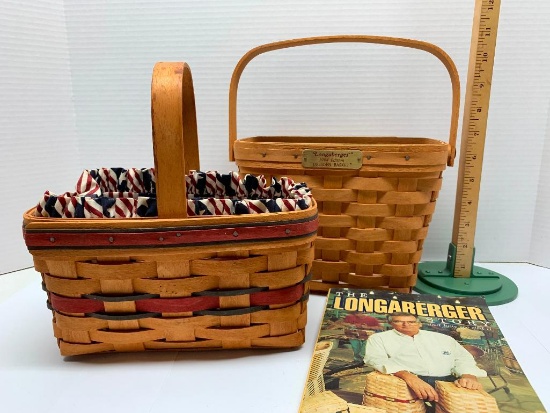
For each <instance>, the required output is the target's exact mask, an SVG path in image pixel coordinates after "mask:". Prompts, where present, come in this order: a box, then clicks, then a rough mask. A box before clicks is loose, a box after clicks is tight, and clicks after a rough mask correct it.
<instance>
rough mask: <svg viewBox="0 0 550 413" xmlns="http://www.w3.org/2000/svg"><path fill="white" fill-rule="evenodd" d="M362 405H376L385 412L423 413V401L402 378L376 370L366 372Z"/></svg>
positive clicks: (424, 408)
mask: <svg viewBox="0 0 550 413" xmlns="http://www.w3.org/2000/svg"><path fill="white" fill-rule="evenodd" d="M363 405H365V406H370V407H377V408H379V409H383V410H385V411H386V412H387V413H424V412H425V411H426V407H425V405H424V401H422V400H419V399H417V398H416V396H415V395H414V394H413V393H412V392H411V391H410V390H409V387H408V386H407V384H406V383H405V381H404V380H401V379H400V378H398V377H395V376H392V375H390V374H382V373H379V372H377V371H374V372H372V373H369V374H367V376H366V383H365V394H364V395H363Z"/></svg>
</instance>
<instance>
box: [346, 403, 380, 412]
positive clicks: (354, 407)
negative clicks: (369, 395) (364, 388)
mask: <svg viewBox="0 0 550 413" xmlns="http://www.w3.org/2000/svg"><path fill="white" fill-rule="evenodd" d="M348 409H349V413H386V411H385V410H383V409H378V408H376V407H369V406H360V405H358V404H352V403H348Z"/></svg>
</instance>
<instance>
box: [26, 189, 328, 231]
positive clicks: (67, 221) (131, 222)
mask: <svg viewBox="0 0 550 413" xmlns="http://www.w3.org/2000/svg"><path fill="white" fill-rule="evenodd" d="M35 211H36V207H32V208H30V209H28V210H27V211H25V213H24V214H23V229H24V230H25V231H29V230H31V231H32V230H42V229H44V230H58V229H69V230H70V229H90V230H101V229H103V230H109V229H112V230H117V229H147V228H156V229H166V228H185V227H210V226H220V225H227V226H233V225H239V226H243V225H247V224H248V225H251V226H253V225H255V224H256V225H258V224H259V223H262V224H268V223H271V222H273V223H278V222H284V221H300V220H303V219H307V218H310V217H313V216H317V202H316V201H315V199H314V198H313V197H312V198H311V205H310V207H309V208H308V209H303V210H296V211H284V212H270V213H269V214H247V215H207V216H192V217H187V218H142V217H133V218H93V219H90V218H51V217H42V216H35V215H34V212H35Z"/></svg>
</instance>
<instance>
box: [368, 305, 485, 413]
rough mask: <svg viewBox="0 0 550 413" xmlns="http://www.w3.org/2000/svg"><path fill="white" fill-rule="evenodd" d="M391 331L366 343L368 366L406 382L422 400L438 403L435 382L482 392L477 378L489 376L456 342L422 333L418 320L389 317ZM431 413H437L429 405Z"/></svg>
mask: <svg viewBox="0 0 550 413" xmlns="http://www.w3.org/2000/svg"><path fill="white" fill-rule="evenodd" d="M387 319H388V322H389V323H390V325H391V326H392V329H391V330H388V331H384V332H380V333H375V334H373V335H371V336H370V337H369V339H368V341H367V346H366V352H365V353H366V355H365V364H366V365H368V366H370V367H372V368H374V369H375V370H378V371H379V372H381V373H384V374H392V375H394V376H396V377H399V378H400V379H402V380H404V381H405V382H406V383H407V385H408V386H409V388H410V389H411V390H412V391H413V392H414V393H415V394H416V396H417V397H418V398H420V399H423V400H425V401H429V402H437V401H438V395H437V392H436V391H435V382H436V381H447V382H454V383H455V384H456V385H457V386H458V387H463V388H466V389H473V390H479V389H481V388H482V386H481V383H480V382H479V381H478V380H477V377H486V376H487V373H486V372H485V371H484V370H482V369H480V368H479V367H477V365H476V362H475V359H474V357H473V356H472V355H471V354H470V353H469V352H468V351H467V350H466V349H465V348H464V347H462V346H461V345H460V343H458V342H457V341H456V340H455V339H454V338H452V337H450V336H448V335H445V334H442V333H436V332H434V331H426V330H421V326H422V324H421V323H420V321H419V320H418V318H417V316H416V315H414V314H410V313H404V312H396V313H391V314H388V316H387ZM427 411H428V412H433V411H435V405H434V404H433V403H430V406H429V408H428V410H427Z"/></svg>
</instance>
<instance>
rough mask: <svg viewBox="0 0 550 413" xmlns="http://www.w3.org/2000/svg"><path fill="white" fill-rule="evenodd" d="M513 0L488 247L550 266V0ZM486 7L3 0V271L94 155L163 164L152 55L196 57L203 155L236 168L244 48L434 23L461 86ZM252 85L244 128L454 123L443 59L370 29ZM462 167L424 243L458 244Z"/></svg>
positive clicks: (381, 128) (422, 29) (264, 62)
mask: <svg viewBox="0 0 550 413" xmlns="http://www.w3.org/2000/svg"><path fill="white" fill-rule="evenodd" d="M503 3H504V4H503V5H502V9H501V15H500V25H499V31H498V42H497V53H496V59H495V69H494V76H493V85H492V99H491V109H490V116H489V123H488V130H487V143H486V147H485V161H484V167H483V179H482V187H481V195H480V206H479V214H478V230H477V234H476V249H477V252H476V254H477V255H476V258H477V260H478V261H531V262H535V263H538V264H541V265H547V266H550V262H549V260H550V259H549V258H548V257H547V255H548V254H545V249H546V245H545V244H546V243H545V240H546V239H547V238H548V237H549V236H550V224H549V223H550V213H549V212H548V208H547V207H546V205H547V204H548V203H549V201H550V191H549V189H548V184H547V182H548V178H549V177H550V169H549V168H550V167H549V166H548V163H549V161H550V144H547V145H546V146H545V137H546V136H548V134H549V132H548V130H549V123H548V114H549V99H550V93H549V92H550V75H549V74H548V73H550V71H549V70H548V68H549V64H548V63H549V59H550V53H549V50H548V47H549V46H548V45H549V44H550V29H549V26H548V22H549V17H550V3H548V2H546V1H544V0H534V1H531V2H529V4H528V5H527V4H526V3H525V2H521V0H506V1H504V2H503ZM473 7H474V1H473V0H470V1H463V0H449V1H444V2H443V1H435V0H421V1H415V2H411V1H406V0H368V1H365V0H343V1H340V2H331V1H328V0H308V1H303V2H293V1H289V0H284V1H275V0H263V1H260V0H248V1H244V0H240V1H229V0H227V1H204V0H202V1H198V0H197V1H184V2H182V1H162V2H161V1H153V0H141V1H135V0H115V1H113V0H111V1H105V0H103V1H101V0H89V1H87V2H85V3H82V2H80V1H77V0H65V1H62V0H50V1H47V2H41V3H40V4H38V5H37V4H36V3H35V2H32V1H30V0H22V1H18V2H11V1H7V0H0V53H2V54H1V61H0V62H1V63H0V64H1V66H0V84H1V87H2V89H1V90H2V93H1V95H0V109H1V113H2V115H1V117H0V122H1V126H2V127H1V128H0V142H1V145H2V146H1V149H2V150H1V153H0V162H1V163H0V168H1V171H0V176H1V180H2V181H1V183H2V187H3V188H4V194H5V198H4V202H3V203H2V207H1V208H2V228H3V229H4V231H3V235H4V236H3V237H2V239H1V241H0V242H1V243H2V244H1V246H0V248H1V250H2V260H1V261H0V273H4V272H8V271H13V270H17V269H19V268H24V267H28V266H30V265H32V260H31V258H30V255H29V254H28V253H27V251H26V249H25V246H24V243H23V241H22V239H21V214H22V212H23V210H25V209H27V208H29V207H31V206H32V205H33V204H34V203H36V201H37V200H38V199H39V198H40V196H41V194H42V192H43V191H44V190H46V189H49V190H52V191H54V192H64V191H67V190H72V189H73V186H74V184H75V182H76V179H77V178H78V176H79V174H80V172H81V170H82V169H84V168H95V167H102V166H124V167H131V166H135V167H145V166H152V163H153V157H152V145H151V138H150V112H149V93H150V89H149V88H150V77H151V71H152V68H153V65H154V63H155V62H157V61H181V60H184V61H187V62H188V63H189V64H190V66H191V69H192V71H193V76H194V81H195V93H196V100H197V111H198V123H199V139H200V150H201V166H202V169H218V170H223V171H227V170H231V169H234V168H235V166H234V165H233V164H231V163H230V162H229V161H228V152H227V123H228V114H227V112H228V107H227V97H228V87H229V80H230V77H231V73H232V71H233V68H234V66H235V65H236V63H237V61H238V60H239V58H240V57H241V56H242V55H243V54H244V53H245V52H246V51H248V50H249V49H251V48H253V47H254V46H257V45H259V44H262V43H266V42H271V41H277V40H283V39H287V38H294V37H306V36H314V35H329V34H373V35H388V36H398V37H409V38H415V39H420V40H425V41H429V42H432V43H434V44H436V45H438V46H440V47H442V48H443V49H444V50H446V51H447V52H448V53H449V55H450V56H451V57H452V58H453V60H454V61H455V63H456V65H457V67H458V70H459V73H460V76H461V78H462V94H463V95H464V88H465V84H466V73H467V64H468V56H469V46H470V36H471V23H472V17H473ZM239 90H240V93H239V119H238V120H239V136H241V137H245V136H253V135H260V134H269V135H290V134H303V135H306V134H320V135H335V136H338V135H340V136H342V135H396V136H426V137H433V138H440V139H446V136H447V134H448V119H449V109H450V86H449V82H448V77H447V75H446V71H445V70H444V69H443V67H442V66H441V65H440V64H439V62H438V61H437V60H436V59H434V58H433V57H432V56H430V55H427V54H425V53H422V52H420V51H414V50H409V49H402V48H391V47H387V46H373V45H358V44H353V45H321V46H312V47H309V48H297V49H290V50H284V51H278V52H274V53H271V54H267V55H263V56H261V57H259V58H258V59H256V60H254V61H253V62H252V63H251V64H250V65H249V67H248V68H247V70H246V71H245V73H244V75H243V78H242V81H241V86H240V89H239ZM461 108H462V106H461ZM461 124H462V123H461V122H460V125H461ZM459 136H460V133H459ZM457 162H458V158H457ZM457 169H458V167H455V168H450V169H448V170H447V171H446V172H445V174H444V188H443V190H442V191H441V193H440V198H439V200H438V205H437V208H436V213H435V216H434V220H433V222H432V224H431V227H430V234H429V236H428V240H427V242H426V244H425V250H424V256H423V258H424V259H426V260H434V259H435V260H444V258H445V255H446V250H447V246H448V243H449V242H450V240H451V230H452V221H453V214H454V203H455V191H456V175H457Z"/></svg>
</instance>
